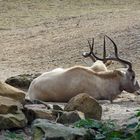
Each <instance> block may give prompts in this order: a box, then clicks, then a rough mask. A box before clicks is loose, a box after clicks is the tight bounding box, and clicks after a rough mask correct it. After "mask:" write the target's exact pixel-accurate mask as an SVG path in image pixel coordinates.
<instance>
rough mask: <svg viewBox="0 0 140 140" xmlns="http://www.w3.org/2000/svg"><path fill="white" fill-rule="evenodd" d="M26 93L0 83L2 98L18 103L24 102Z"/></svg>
mask: <svg viewBox="0 0 140 140" xmlns="http://www.w3.org/2000/svg"><path fill="white" fill-rule="evenodd" d="M25 95H26V93H25V92H24V91H22V90H19V89H17V88H15V87H12V86H10V85H8V84H6V83H4V82H0V96H4V97H9V98H12V99H15V100H17V101H20V102H23V101H24V99H25Z"/></svg>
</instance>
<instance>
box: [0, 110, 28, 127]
mask: <svg viewBox="0 0 140 140" xmlns="http://www.w3.org/2000/svg"><path fill="white" fill-rule="evenodd" d="M26 125H27V119H26V117H25V115H24V114H23V112H22V111H18V112H16V113H12V114H11V113H8V114H0V129H10V128H23V127H25V126H26Z"/></svg>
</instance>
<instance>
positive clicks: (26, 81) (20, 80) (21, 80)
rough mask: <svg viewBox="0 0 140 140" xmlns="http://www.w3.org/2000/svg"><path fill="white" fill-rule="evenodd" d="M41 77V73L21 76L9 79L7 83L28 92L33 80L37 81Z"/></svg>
mask: <svg viewBox="0 0 140 140" xmlns="http://www.w3.org/2000/svg"><path fill="white" fill-rule="evenodd" d="M39 75H41V73H36V74H20V75H17V76H13V77H10V78H8V79H7V80H6V81H5V82H6V83H7V84H9V85H12V86H14V87H17V88H20V89H24V90H27V89H28V88H29V85H30V83H31V82H32V81H33V79H35V78H36V77H38V76H39Z"/></svg>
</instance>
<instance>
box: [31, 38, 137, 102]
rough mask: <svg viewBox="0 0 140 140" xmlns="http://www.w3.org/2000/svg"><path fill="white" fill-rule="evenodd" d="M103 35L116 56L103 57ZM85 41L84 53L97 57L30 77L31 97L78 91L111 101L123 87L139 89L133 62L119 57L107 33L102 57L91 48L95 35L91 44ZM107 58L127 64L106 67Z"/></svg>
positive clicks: (57, 98) (65, 96)
mask: <svg viewBox="0 0 140 140" xmlns="http://www.w3.org/2000/svg"><path fill="white" fill-rule="evenodd" d="M106 38H108V39H109V40H110V41H111V42H112V43H113V46H114V51H115V57H106V47H105V41H106ZM88 43H89V47H90V52H89V53H87V52H85V53H83V56H84V57H91V58H92V60H93V61H94V60H97V61H96V62H95V63H93V65H92V66H91V67H84V66H74V67H70V68H67V69H62V68H58V69H55V70H52V71H50V72H46V73H43V74H42V75H41V76H39V77H37V78H36V79H34V80H33V81H32V83H31V85H30V87H29V90H28V94H29V97H30V99H31V100H34V99H38V100H43V101H51V102H67V101H69V100H70V99H71V98H72V97H73V96H75V95H77V94H79V93H87V94H89V95H90V96H92V97H94V98H95V99H98V100H102V99H105V100H110V101H111V102H112V101H113V100H114V99H115V98H116V97H117V95H119V94H120V93H121V92H122V91H123V90H125V91H127V92H130V93H133V92H135V91H137V90H139V89H140V86H139V84H138V81H137V80H136V79H135V72H134V71H133V70H132V64H131V63H130V62H129V61H126V60H123V59H121V58H119V56H118V49H117V45H116V44H115V43H114V41H113V40H112V39H111V38H110V37H108V36H105V37H104V45H103V48H104V57H103V58H99V57H97V56H96V55H95V53H94V52H93V46H94V39H93V42H92V44H91V43H90V42H89V41H88ZM99 60H100V61H99ZM108 60H113V61H119V62H120V63H123V64H125V65H127V68H121V69H115V70H107V68H106V66H105V64H104V63H103V62H107V61H108ZM101 61H103V62H101Z"/></svg>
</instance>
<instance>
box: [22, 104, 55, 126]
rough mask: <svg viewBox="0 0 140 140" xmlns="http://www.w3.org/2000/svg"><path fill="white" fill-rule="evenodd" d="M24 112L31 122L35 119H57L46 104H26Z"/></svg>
mask: <svg viewBox="0 0 140 140" xmlns="http://www.w3.org/2000/svg"><path fill="white" fill-rule="evenodd" d="M24 113H25V115H26V117H27V119H28V121H29V123H31V122H32V121H33V120H34V119H37V118H40V119H48V120H55V119H56V116H55V115H53V113H52V111H51V110H50V109H48V108H47V107H46V106H45V105H44V104H30V105H25V106H24Z"/></svg>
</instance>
